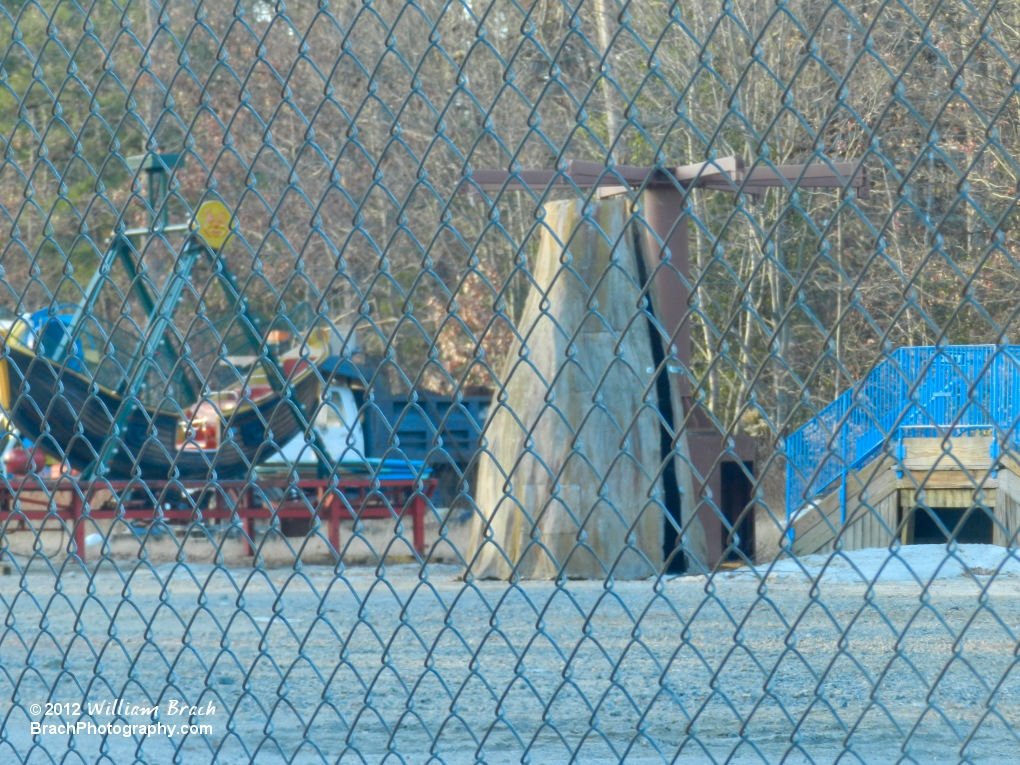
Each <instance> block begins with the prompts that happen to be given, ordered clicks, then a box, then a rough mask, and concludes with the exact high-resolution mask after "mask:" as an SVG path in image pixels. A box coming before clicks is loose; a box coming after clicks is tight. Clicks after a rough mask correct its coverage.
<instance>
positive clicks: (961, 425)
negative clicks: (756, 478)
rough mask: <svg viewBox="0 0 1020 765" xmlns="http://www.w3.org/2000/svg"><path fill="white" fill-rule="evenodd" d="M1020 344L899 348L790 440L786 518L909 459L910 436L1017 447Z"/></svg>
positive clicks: (788, 440) (1019, 416)
mask: <svg viewBox="0 0 1020 765" xmlns="http://www.w3.org/2000/svg"><path fill="white" fill-rule="evenodd" d="M1018 418H1020V346H1017V345H1009V346H996V345H950V346H942V347H934V346H918V347H903V348H897V349H896V350H895V351H893V352H892V353H891V354H889V355H888V356H887V357H886V358H885V359H883V360H882V361H881V362H879V363H878V364H877V365H875V367H874V368H873V369H872V370H871V372H869V373H868V375H867V376H866V377H865V378H864V379H863V380H862V381H861V382H859V383H857V384H856V385H855V386H854V387H852V388H850V389H849V390H847V391H845V392H844V393H843V394H842V395H840V396H839V398H837V399H836V400H835V401H833V402H832V403H831V404H829V405H828V406H827V407H825V408H824V409H823V410H822V411H821V412H819V413H818V414H817V415H816V416H815V417H813V418H811V419H810V420H809V421H808V422H806V423H805V424H804V425H803V426H802V427H801V428H800V429H798V430H797V431H795V432H794V433H793V434H792V435H791V436H790V437H789V438H788V439H786V460H787V462H786V512H787V517H788V518H789V516H790V514H791V513H793V512H794V511H795V510H796V509H797V508H799V507H801V506H803V505H804V504H805V503H807V502H810V501H811V500H812V499H814V498H815V497H817V496H819V495H820V494H823V493H827V492H828V491H832V490H833V489H834V488H835V484H836V482H837V481H838V482H840V483H842V482H843V481H844V480H845V478H846V474H847V472H848V471H850V470H857V469H859V468H861V467H863V466H864V465H865V464H867V463H868V462H870V461H871V460H872V459H874V458H875V457H876V456H877V455H878V454H880V453H882V452H887V453H888V452H889V451H890V449H891V448H894V449H895V451H893V453H894V454H895V456H896V457H897V458H898V459H902V458H903V457H904V456H905V453H904V451H903V439H904V438H909V437H913V438H917V437H945V436H947V435H962V434H965V433H971V432H973V431H976V430H992V431H993V436H994V438H993V439H992V455H991V456H992V457H993V458H994V457H996V456H998V455H997V449H998V445H999V443H1000V442H1005V443H1017V441H1018V428H1017V419H1018Z"/></svg>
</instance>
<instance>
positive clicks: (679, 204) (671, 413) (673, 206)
mask: <svg viewBox="0 0 1020 765" xmlns="http://www.w3.org/2000/svg"><path fill="white" fill-rule="evenodd" d="M643 213H644V219H645V221H646V222H647V223H648V225H649V227H650V229H651V231H650V232H649V233H648V235H647V236H646V237H645V241H646V246H645V248H644V254H645V259H646V266H647V273H648V282H649V287H650V289H649V292H650V297H651V301H652V305H653V309H654V315H655V316H656V318H657V319H658V322H659V324H660V325H661V326H662V328H663V330H664V331H665V336H666V338H667V342H663V343H656V342H655V338H653V343H652V344H653V354H655V355H656V356H657V357H658V358H657V359H656V360H657V361H658V362H659V376H658V378H657V380H656V384H657V394H658V404H659V411H660V413H661V416H662V419H663V426H662V428H661V449H662V455H663V458H664V460H666V461H665V464H664V466H663V476H662V477H663V481H662V483H663V495H664V497H663V499H664V503H665V505H666V510H667V511H668V512H669V514H670V515H671V516H673V519H674V520H675V521H676V523H677V525H678V526H680V528H681V529H682V532H683V539H682V540H681V539H680V538H679V537H678V534H677V532H676V529H675V528H674V526H673V525H672V524H669V523H667V524H666V527H665V529H664V534H663V556H664V557H665V558H666V559H667V560H668V561H669V569H670V570H671V571H682V570H688V569H693V570H698V569H700V568H701V567H702V566H707V565H708V563H709V561H708V549H707V544H706V538H705V527H704V521H703V519H702V518H700V515H702V513H701V512H700V511H699V510H698V508H699V505H700V502H699V500H698V496H697V487H696V485H695V481H694V476H693V473H692V470H691V462H690V460H691V455H690V448H689V445H688V437H687V436H688V434H687V421H688V419H689V414H690V411H691V386H690V380H689V379H688V374H689V370H690V365H691V322H690V319H689V317H688V310H689V298H690V288H689V285H690V273H691V269H690V256H689V253H688V246H687V217H686V214H685V213H686V202H685V199H684V193H683V191H682V190H681V189H680V188H678V187H677V186H676V185H675V184H673V183H670V184H663V185H655V186H650V187H648V188H647V189H646V190H645V192H644V195H643ZM653 334H654V333H653ZM656 346H658V347H656ZM670 359H675V360H676V362H679V368H677V364H676V363H673V362H671V361H670ZM671 454H672V455H673V459H671V460H670V459H666V458H667V457H668V456H669V455H671ZM681 541H682V545H680V543H681ZM678 546H679V547H681V550H680V551H677V548H678ZM670 556H673V557H672V558H670Z"/></svg>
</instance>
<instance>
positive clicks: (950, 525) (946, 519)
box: [911, 507, 993, 545]
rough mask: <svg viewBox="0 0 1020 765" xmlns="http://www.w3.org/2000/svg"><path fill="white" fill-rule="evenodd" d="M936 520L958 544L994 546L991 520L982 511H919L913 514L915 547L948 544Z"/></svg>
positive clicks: (985, 511)
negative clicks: (992, 544)
mask: <svg viewBox="0 0 1020 765" xmlns="http://www.w3.org/2000/svg"><path fill="white" fill-rule="evenodd" d="M936 518H938V520H939V521H940V522H941V523H942V526H943V527H944V528H945V529H946V531H948V532H949V534H950V535H951V536H952V538H953V539H955V540H956V542H957V544H983V545H990V544H991V543H992V529H993V525H992V516H991V514H990V513H989V511H988V510H987V509H985V508H983V507H973V508H971V507H932V508H927V507H918V508H916V509H915V510H914V538H913V540H912V542H911V543H912V544H915V545H944V544H946V542H948V541H949V538H948V537H946V535H945V533H944V532H943V531H942V529H941V528H939V524H938V523H936V520H935V519H936Z"/></svg>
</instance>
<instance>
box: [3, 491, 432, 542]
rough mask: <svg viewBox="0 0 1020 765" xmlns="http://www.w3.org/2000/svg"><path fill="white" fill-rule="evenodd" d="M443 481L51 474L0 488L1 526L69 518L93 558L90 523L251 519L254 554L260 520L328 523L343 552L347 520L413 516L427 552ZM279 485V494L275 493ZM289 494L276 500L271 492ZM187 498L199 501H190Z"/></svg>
mask: <svg viewBox="0 0 1020 765" xmlns="http://www.w3.org/2000/svg"><path fill="white" fill-rule="evenodd" d="M436 484H437V481H436V480H435V479H428V480H424V481H419V480H416V479H381V480H372V479H342V480H340V481H339V482H337V481H336V480H301V481H299V482H298V483H296V484H292V483H289V482H287V481H286V480H261V479H260V480H259V481H258V482H257V483H253V482H249V481H218V482H216V483H215V484H213V483H210V482H208V481H201V482H189V481H172V482H171V481H141V480H135V481H100V480H96V481H90V482H84V481H79V480H77V479H75V478H73V477H71V476H63V477H61V478H58V479H43V478H39V477H36V476H26V477H19V478H18V479H15V480H13V481H12V482H11V483H10V484H9V485H0V523H3V524H7V523H10V522H15V523H18V522H20V523H25V522H26V521H27V522H30V523H32V524H33V525H35V524H36V523H39V524H41V523H42V522H43V521H45V520H47V519H49V520H52V519H54V518H59V519H61V520H62V521H63V522H64V523H65V524H66V525H67V527H68V528H69V529H71V530H72V533H73V536H74V542H75V547H76V550H77V555H78V557H79V558H81V559H82V560H83V561H84V560H85V558H86V546H85V536H86V527H87V525H88V522H89V521H101V520H124V521H148V522H153V521H160V522H166V523H177V524H179V523H204V522H212V523H213V524H215V525H224V524H228V523H232V522H233V521H234V520H235V519H238V520H242V521H243V522H244V528H245V532H246V535H247V539H246V540H245V546H246V550H247V554H248V555H254V553H255V551H254V549H253V548H252V541H253V540H254V539H255V522H256V521H258V520H269V519H271V518H274V517H275V518H278V519H280V520H287V519H300V520H308V519H310V518H312V517H318V518H319V519H321V520H322V521H324V522H325V523H326V524H327V527H328V537H329V543H330V546H331V547H332V548H333V551H334V553H335V554H336V555H337V557H339V554H340V551H341V548H340V521H342V520H352V519H358V520H368V519H392V520H394V521H400V522H401V523H402V522H404V521H405V520H408V519H409V520H410V521H411V524H412V529H413V535H414V537H413V538H414V548H415V550H416V551H417V552H418V553H419V554H424V552H425V509H426V503H427V501H428V500H429V499H431V497H432V495H433V493H434V492H435V489H436ZM272 489H278V490H279V491H278V492H273V491H271V490H272ZM273 493H279V494H280V495H281V496H282V499H279V500H272V499H270V497H269V494H273ZM184 495H187V496H189V497H191V500H190V501H189V500H187V499H183V497H184Z"/></svg>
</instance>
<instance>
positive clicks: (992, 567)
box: [723, 545, 1020, 584]
mask: <svg viewBox="0 0 1020 765" xmlns="http://www.w3.org/2000/svg"><path fill="white" fill-rule="evenodd" d="M732 574H736V575H739V576H740V577H741V578H744V577H754V578H756V579H757V578H763V577H767V578H768V581H782V580H784V579H797V578H799V579H802V580H806V579H807V578H810V579H811V580H814V581H824V582H829V583H833V584H856V583H861V582H864V583H870V582H903V581H920V582H922V583H927V582H929V581H931V580H933V579H953V578H955V577H961V576H976V577H988V576H991V575H993V574H994V575H996V577H1020V551H1017V550H1012V551H1011V550H1008V549H1006V548H1005V547H1000V546H998V545H957V546H956V549H955V551H953V552H950V551H949V548H948V547H947V546H946V545H906V546H903V547H900V548H899V550H897V551H896V552H895V553H893V552H890V550H889V549H888V548H886V547H882V548H872V549H867V550H854V551H852V552H840V553H829V554H820V555H805V556H803V557H801V558H784V559H783V560H779V561H776V562H775V563H773V564H771V565H763V566H758V567H757V568H756V569H755V570H754V571H751V570H749V569H744V570H738V571H734V572H732ZM723 577H724V578H725V577H726V575H723Z"/></svg>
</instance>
